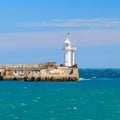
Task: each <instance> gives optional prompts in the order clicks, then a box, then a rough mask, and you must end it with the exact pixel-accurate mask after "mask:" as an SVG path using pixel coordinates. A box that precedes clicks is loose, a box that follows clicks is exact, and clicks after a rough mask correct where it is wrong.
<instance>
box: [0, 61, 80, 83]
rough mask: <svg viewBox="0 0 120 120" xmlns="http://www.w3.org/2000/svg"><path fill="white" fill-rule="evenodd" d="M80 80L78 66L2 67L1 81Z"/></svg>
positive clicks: (50, 63)
mask: <svg viewBox="0 0 120 120" xmlns="http://www.w3.org/2000/svg"><path fill="white" fill-rule="evenodd" d="M78 79H79V76H78V67H77V65H74V66H70V67H65V66H61V65H59V64H56V63H55V62H48V63H44V64H5V65H0V80H23V81H78Z"/></svg>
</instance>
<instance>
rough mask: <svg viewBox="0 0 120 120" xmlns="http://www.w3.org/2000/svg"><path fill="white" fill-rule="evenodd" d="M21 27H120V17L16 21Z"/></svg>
mask: <svg viewBox="0 0 120 120" xmlns="http://www.w3.org/2000/svg"><path fill="white" fill-rule="evenodd" d="M16 26H19V27H81V28H84V27H85V28H92V29H102V28H120V19H102V18H93V19H66V20H51V21H45V22H27V23H16Z"/></svg>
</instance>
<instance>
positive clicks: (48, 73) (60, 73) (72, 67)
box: [0, 34, 79, 81]
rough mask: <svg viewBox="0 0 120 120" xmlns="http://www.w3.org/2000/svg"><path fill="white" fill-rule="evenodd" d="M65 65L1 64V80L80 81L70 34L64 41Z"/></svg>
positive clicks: (50, 63) (51, 63)
mask: <svg viewBox="0 0 120 120" xmlns="http://www.w3.org/2000/svg"><path fill="white" fill-rule="evenodd" d="M63 50H64V64H62V65H59V64H57V63H55V62H47V63H43V64H4V65H3V64H1V65H0V80H24V81H78V78H79V76H78V67H77V65H76V64H74V52H75V50H76V48H75V47H73V46H71V42H70V41H69V34H67V39H66V40H65V41H64V48H63Z"/></svg>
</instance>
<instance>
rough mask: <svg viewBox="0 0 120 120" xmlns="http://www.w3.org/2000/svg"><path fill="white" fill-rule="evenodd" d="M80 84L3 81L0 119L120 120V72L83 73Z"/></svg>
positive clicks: (82, 70)
mask: <svg viewBox="0 0 120 120" xmlns="http://www.w3.org/2000/svg"><path fill="white" fill-rule="evenodd" d="M79 72H80V75H81V81H80V82H20V81H0V120H120V76H119V75H120V74H119V73H120V70H119V69H111V70H108V69H107V70H106V69H102V70H97V69H95V70H92V69H91V70H90V69H81V70H79Z"/></svg>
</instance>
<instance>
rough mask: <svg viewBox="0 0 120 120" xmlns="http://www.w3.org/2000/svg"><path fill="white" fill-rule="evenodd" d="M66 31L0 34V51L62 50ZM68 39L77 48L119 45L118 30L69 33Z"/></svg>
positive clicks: (119, 33) (119, 34)
mask: <svg viewBox="0 0 120 120" xmlns="http://www.w3.org/2000/svg"><path fill="white" fill-rule="evenodd" d="M66 33H67V32H66V31H61V32H38V33H33V32H30V33H29V32H27V33H6V34H0V49H3V48H6V49H8V48H26V49H27V48H41V47H44V48H53V47H56V48H62V46H63V45H62V44H63V41H64V40H65V34H66ZM70 35H71V36H70V39H71V41H72V43H73V44H74V45H75V46H77V47H81V46H110V45H120V30H80V31H70Z"/></svg>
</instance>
